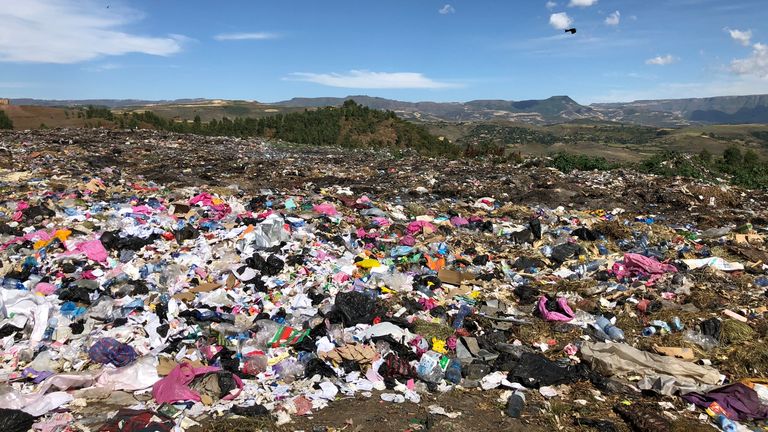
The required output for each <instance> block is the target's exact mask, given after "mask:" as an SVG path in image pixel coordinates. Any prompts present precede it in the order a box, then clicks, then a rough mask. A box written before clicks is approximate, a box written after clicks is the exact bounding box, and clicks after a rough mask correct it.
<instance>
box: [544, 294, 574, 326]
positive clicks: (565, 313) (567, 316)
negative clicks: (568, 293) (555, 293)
mask: <svg viewBox="0 0 768 432" xmlns="http://www.w3.org/2000/svg"><path fill="white" fill-rule="evenodd" d="M557 306H558V307H559V308H560V311H561V312H562V313H561V312H555V311H550V310H549V309H547V298H546V297H544V296H541V297H540V298H539V305H538V307H539V313H540V314H541V316H542V318H544V319H545V320H547V321H563V322H568V321H570V320H572V319H573V318H574V317H575V315H574V314H573V310H572V309H571V307H570V306H568V300H566V299H565V298H563V297H560V298H558V299H557Z"/></svg>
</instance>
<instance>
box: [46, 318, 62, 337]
mask: <svg viewBox="0 0 768 432" xmlns="http://www.w3.org/2000/svg"><path fill="white" fill-rule="evenodd" d="M58 324H59V320H58V319H57V318H56V317H51V318H50V319H49V320H48V328H46V329H45V333H44V334H43V340H46V341H50V340H51V339H52V338H53V332H54V331H56V326H57V325H58Z"/></svg>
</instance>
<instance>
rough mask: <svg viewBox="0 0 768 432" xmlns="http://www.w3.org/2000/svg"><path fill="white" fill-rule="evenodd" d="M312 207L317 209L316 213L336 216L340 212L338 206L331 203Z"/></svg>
mask: <svg viewBox="0 0 768 432" xmlns="http://www.w3.org/2000/svg"><path fill="white" fill-rule="evenodd" d="M312 209H313V210H314V211H315V213H320V214H322V215H326V216H336V215H337V214H339V211H338V210H336V206H334V205H333V204H330V203H324V204H317V205H315V206H314V207H312Z"/></svg>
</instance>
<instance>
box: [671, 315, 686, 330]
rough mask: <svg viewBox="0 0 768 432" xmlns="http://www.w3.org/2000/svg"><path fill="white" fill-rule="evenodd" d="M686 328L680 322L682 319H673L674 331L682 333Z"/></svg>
mask: <svg viewBox="0 0 768 432" xmlns="http://www.w3.org/2000/svg"><path fill="white" fill-rule="evenodd" d="M683 328H685V326H684V325H683V322H682V321H680V317H673V318H672V329H673V330H674V331H678V332H679V331H682V330H683Z"/></svg>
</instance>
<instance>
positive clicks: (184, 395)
mask: <svg viewBox="0 0 768 432" xmlns="http://www.w3.org/2000/svg"><path fill="white" fill-rule="evenodd" d="M219 370H221V369H220V368H217V367H215V366H202V367H198V368H196V367H193V366H192V365H191V364H189V363H182V364H180V365H178V366H176V367H175V368H174V369H173V370H172V371H171V373H169V374H168V376H167V377H165V378H163V379H161V380H160V381H158V382H156V383H155V385H153V386H152V397H154V398H155V400H156V401H157V403H161V404H162V403H174V402H179V401H195V402H200V394H198V393H197V392H196V391H194V390H192V389H191V388H189V384H190V383H191V382H192V380H193V379H195V377H196V376H198V375H204V374H207V373H209V372H216V371H219ZM232 378H233V379H234V380H235V384H237V387H238V388H239V389H242V388H243V381H242V380H241V379H240V377H238V376H237V375H232ZM239 393H240V392H239V391H238V392H237V394H228V395H226V396H224V398H223V399H224V400H232V399H234V398H236V397H237V395H238V394H239Z"/></svg>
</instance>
